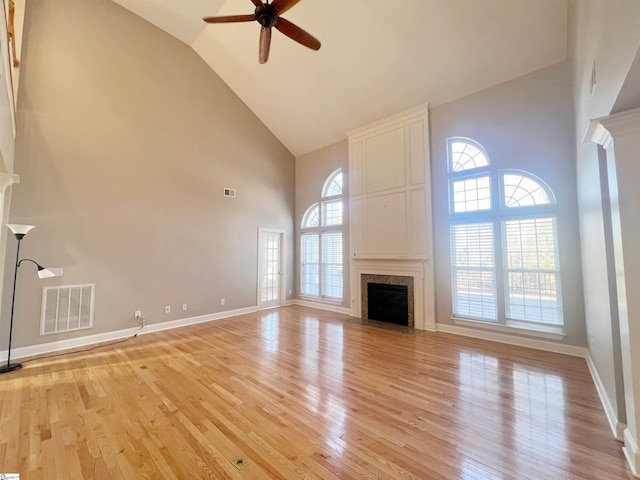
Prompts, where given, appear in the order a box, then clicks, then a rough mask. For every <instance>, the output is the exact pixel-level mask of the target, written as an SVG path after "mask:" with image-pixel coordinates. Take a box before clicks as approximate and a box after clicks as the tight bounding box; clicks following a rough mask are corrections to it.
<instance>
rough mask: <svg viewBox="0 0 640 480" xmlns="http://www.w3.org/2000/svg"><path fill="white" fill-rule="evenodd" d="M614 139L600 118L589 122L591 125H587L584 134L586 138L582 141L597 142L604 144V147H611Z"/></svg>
mask: <svg viewBox="0 0 640 480" xmlns="http://www.w3.org/2000/svg"><path fill="white" fill-rule="evenodd" d="M612 141H613V139H612V138H611V133H610V132H609V130H607V129H606V128H604V126H603V125H602V124H601V123H600V119H595V120H591V122H589V126H588V127H587V131H586V132H585V134H584V138H583V141H582V143H591V142H593V143H597V144H598V145H602V147H603V148H607V147H609V145H611V142H612Z"/></svg>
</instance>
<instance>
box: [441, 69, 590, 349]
mask: <svg viewBox="0 0 640 480" xmlns="http://www.w3.org/2000/svg"><path fill="white" fill-rule="evenodd" d="M573 121H574V118H573V110H572V103H571V83H570V76H569V69H568V66H567V64H565V63H563V64H559V65H556V66H553V67H549V68H546V69H544V70H540V71H538V72H534V73H532V74H530V75H527V76H525V77H521V78H519V79H516V80H513V81H510V82H507V83H504V84H502V85H499V86H496V87H493V88H490V89H488V90H485V91H482V92H480V93H477V94H474V95H470V96H468V97H465V98H462V99H460V100H457V101H454V102H451V103H448V104H446V105H442V106H439V107H436V108H433V109H432V110H431V166H432V191H433V209H434V211H433V220H434V232H436V235H435V238H434V248H435V252H434V253H435V254H434V258H435V262H436V263H435V268H436V282H435V283H436V319H437V321H438V322H439V323H451V317H452V306H451V272H450V253H449V215H448V211H449V207H448V181H447V178H448V177H447V175H448V174H447V156H446V140H447V138H448V137H452V136H463V137H468V138H472V139H474V140H476V141H478V142H480V144H482V145H483V146H484V147H485V148H486V150H487V152H488V153H489V155H490V158H491V161H492V162H493V164H494V165H495V166H496V167H497V168H498V169H500V168H516V169H523V170H526V171H528V172H531V173H533V174H534V175H537V176H538V177H540V178H541V179H543V180H544V181H545V182H546V183H547V184H548V185H549V186H550V187H551V189H552V190H553V192H554V193H555V195H556V199H557V202H558V211H557V222H558V242H559V254H560V268H561V281H562V300H563V310H564V322H565V331H566V333H567V336H566V337H565V339H564V342H565V343H567V344H571V345H581V346H582V345H585V328H584V306H583V297H582V278H581V267H580V249H579V243H580V242H579V236H578V218H577V197H576V183H575V150H574V144H573V131H574V130H573Z"/></svg>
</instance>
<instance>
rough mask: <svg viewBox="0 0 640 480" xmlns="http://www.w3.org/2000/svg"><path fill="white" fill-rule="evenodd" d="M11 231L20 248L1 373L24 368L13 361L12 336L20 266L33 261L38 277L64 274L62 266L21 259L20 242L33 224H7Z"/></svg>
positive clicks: (17, 256) (17, 250) (32, 227)
mask: <svg viewBox="0 0 640 480" xmlns="http://www.w3.org/2000/svg"><path fill="white" fill-rule="evenodd" d="M7 227H9V230H11V233H13V234H14V235H15V237H16V240H18V248H17V249H16V266H15V269H14V272H13V296H12V297H11V318H10V320H9V348H8V349H7V364H6V365H2V366H0V373H7V372H13V371H14V370H18V369H19V368H22V364H21V363H11V337H12V336H13V310H14V307H15V303H16V280H17V279H18V267H19V266H20V264H21V263H22V262H31V263H33V264H34V265H35V266H36V267H37V268H38V277H40V278H50V277H60V276H62V268H44V267H43V266H41V265H40V264H39V263H38V262H36V261H34V260H31V259H30V258H23V259H22V260H21V259H20V242H21V241H22V239H23V238H24V236H25V235H26V234H27V233H29V232H30V231H31V230H32V229H34V228H35V227H34V226H33V225H16V224H7Z"/></svg>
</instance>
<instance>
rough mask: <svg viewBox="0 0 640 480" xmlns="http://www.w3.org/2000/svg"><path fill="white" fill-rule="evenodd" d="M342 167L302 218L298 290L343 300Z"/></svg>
mask: <svg viewBox="0 0 640 480" xmlns="http://www.w3.org/2000/svg"><path fill="white" fill-rule="evenodd" d="M342 208H343V202H342V169H338V170H336V171H335V172H333V173H332V174H331V175H329V178H327V181H326V182H325V183H324V187H323V188H322V198H321V199H320V201H319V202H317V203H314V204H313V205H311V206H310V207H309V208H308V209H307V211H306V212H305V214H304V216H303V217H302V225H301V238H300V293H301V295H303V296H307V297H318V298H325V299H328V300H335V301H342V285H343V278H342Z"/></svg>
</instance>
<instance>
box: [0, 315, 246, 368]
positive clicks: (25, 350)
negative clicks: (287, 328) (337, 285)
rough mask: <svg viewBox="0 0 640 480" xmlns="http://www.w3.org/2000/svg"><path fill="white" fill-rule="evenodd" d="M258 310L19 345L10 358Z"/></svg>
mask: <svg viewBox="0 0 640 480" xmlns="http://www.w3.org/2000/svg"><path fill="white" fill-rule="evenodd" d="M257 311H258V307H247V308H239V309H237V310H228V311H226V312H218V313H211V314H208V315H200V316H197V317H189V318H183V319H179V320H172V321H170V322H162V323H152V324H147V326H146V327H144V328H143V329H142V330H141V329H140V328H126V329H124V330H116V331H114V332H106V333H98V334H95V335H87V336H83V337H77V338H68V339H65V340H59V341H55V342H48V343H41V344H39V345H30V346H27V347H19V348H14V349H12V350H11V358H12V359H18V358H26V357H33V356H35V355H43V354H47V353H52V352H59V351H61V350H68V349H71V348H80V347H86V346H88V345H94V344H97V343H104V342H111V341H114V340H120V339H122V338H127V337H132V336H133V335H135V334H140V335H142V334H146V333H152V332H160V331H162V330H170V329H174V328H180V327H186V326H188V325H195V324H198V323H204V322H211V321H214V320H221V319H223V318H229V317H235V316H238V315H244V314H247V313H254V312H257ZM6 356H7V351H6V350H2V351H0V358H4V357H6Z"/></svg>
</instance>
